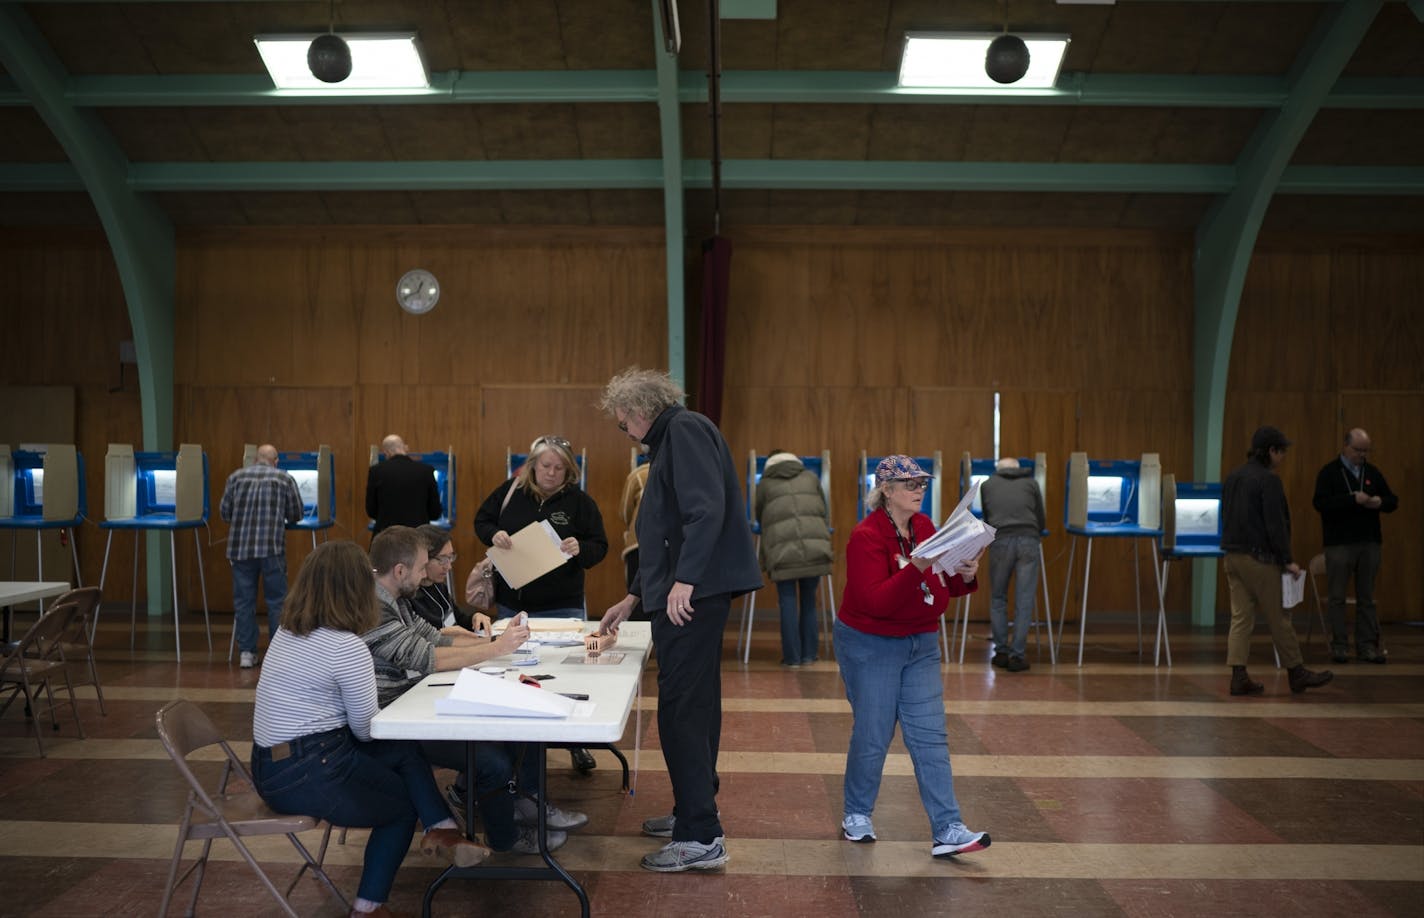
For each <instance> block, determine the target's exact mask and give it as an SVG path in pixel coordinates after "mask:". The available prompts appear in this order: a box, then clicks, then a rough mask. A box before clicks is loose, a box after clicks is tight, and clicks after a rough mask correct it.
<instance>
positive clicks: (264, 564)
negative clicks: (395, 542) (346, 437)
mask: <svg viewBox="0 0 1424 918" xmlns="http://www.w3.org/2000/svg"><path fill="white" fill-rule="evenodd" d="M302 511H303V508H302V495H301V492H299V491H298V490H297V483H296V482H295V481H294V480H292V476H291V475H288V474H287V473H286V472H284V471H282V470H281V469H279V468H277V448H276V447H275V446H272V445H271V444H267V443H264V444H262V446H260V447H258V448H257V461H256V462H254V463H253V464H252V465H249V466H247V467H246V468H241V469H238V470H237V471H236V472H233V473H232V474H231V475H229V476H228V477H227V484H226V485H225V486H224V487H223V496H222V505H221V507H220V508H219V512H221V513H222V518H223V519H224V520H226V521H227V522H228V523H229V527H228V532H227V559H228V561H229V562H230V563H231V564H232V602H233V613H234V614H233V617H234V623H233V628H234V630H236V632H237V646H238V649H239V650H240V651H241V652H242V656H241V658H240V662H241V665H242V668H243V669H251V668H252V667H253V666H255V665H256V663H257V578H258V577H259V576H260V577H261V578H262V592H263V594H264V595H265V596H266V598H267V637H268V639H269V640H270V639H271V637H272V636H273V635H275V634H276V633H277V627H278V625H279V624H281V621H282V600H284V599H286V598H287V524H288V523H295V522H296V521H297V520H299V519H301V518H302Z"/></svg>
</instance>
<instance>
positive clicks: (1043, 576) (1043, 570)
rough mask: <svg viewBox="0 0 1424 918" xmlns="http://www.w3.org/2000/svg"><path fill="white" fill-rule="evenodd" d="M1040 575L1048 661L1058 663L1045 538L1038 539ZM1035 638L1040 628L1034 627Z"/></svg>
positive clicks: (1035, 638)
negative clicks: (1044, 553) (1049, 594)
mask: <svg viewBox="0 0 1424 918" xmlns="http://www.w3.org/2000/svg"><path fill="white" fill-rule="evenodd" d="M1038 577H1039V579H1040V580H1041V581H1043V622H1044V624H1045V625H1047V626H1048V662H1049V663H1052V664H1053V665H1055V666H1056V665H1058V653H1057V651H1056V650H1054V647H1053V607H1052V606H1050V605H1049V604H1048V562H1047V561H1045V560H1044V559H1043V540H1042V539H1039V540H1038ZM1033 635H1034V640H1037V639H1038V629H1037V628H1034V629H1033Z"/></svg>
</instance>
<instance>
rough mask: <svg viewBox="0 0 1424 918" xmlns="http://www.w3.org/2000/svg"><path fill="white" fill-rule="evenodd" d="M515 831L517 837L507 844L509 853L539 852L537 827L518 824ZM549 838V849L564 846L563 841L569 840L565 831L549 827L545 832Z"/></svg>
mask: <svg viewBox="0 0 1424 918" xmlns="http://www.w3.org/2000/svg"><path fill="white" fill-rule="evenodd" d="M516 831H517V832H518V833H519V837H518V838H516V839H515V840H514V844H512V845H510V846H509V850H508V853H510V854H538V853H539V827H538V826H519V827H518V828H517V829H516ZM545 837H546V838H548V840H549V850H550V851H557V850H559V849H560V848H562V847H563V846H564V842H566V841H568V840H569V836H568V833H567V832H560V831H558V830H556V829H550V830H548V832H547V833H545Z"/></svg>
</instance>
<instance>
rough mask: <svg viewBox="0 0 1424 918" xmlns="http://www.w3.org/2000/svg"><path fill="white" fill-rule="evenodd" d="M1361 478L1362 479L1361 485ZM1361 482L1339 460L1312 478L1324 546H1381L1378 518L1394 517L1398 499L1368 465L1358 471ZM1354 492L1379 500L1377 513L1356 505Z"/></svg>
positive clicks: (1337, 458)
mask: <svg viewBox="0 0 1424 918" xmlns="http://www.w3.org/2000/svg"><path fill="white" fill-rule="evenodd" d="M1360 478H1363V479H1364V482H1363V484H1362V483H1361V481H1360ZM1360 478H1356V477H1355V475H1354V472H1353V471H1352V470H1350V469H1347V468H1345V463H1344V462H1342V461H1341V460H1340V457H1338V456H1337V457H1335V460H1334V461H1333V462H1327V463H1325V468H1323V469H1321V470H1320V474H1319V475H1316V476H1315V499H1314V500H1313V501H1311V502H1312V503H1313V504H1315V509H1316V510H1318V511H1320V531H1321V535H1322V536H1324V543H1325V544H1326V545H1354V544H1357V543H1359V542H1380V541H1383V539H1382V538H1381V536H1380V514H1381V513H1393V512H1394V511H1395V509H1396V508H1398V507H1399V498H1398V497H1396V496H1395V494H1394V492H1393V491H1391V490H1390V489H1389V483H1388V482H1386V481H1385V480H1384V476H1383V475H1381V474H1380V470H1379V469H1377V468H1375V467H1374V466H1372V465H1370V464H1369V463H1368V462H1366V463H1365V464H1364V466H1363V467H1362V468H1361V475H1360ZM1355 491H1364V492H1365V493H1366V494H1368V495H1370V496H1371V497H1378V498H1379V499H1380V505H1379V509H1378V510H1371V509H1370V508H1369V507H1361V506H1360V505H1359V504H1357V503H1355V494H1354V492H1355Z"/></svg>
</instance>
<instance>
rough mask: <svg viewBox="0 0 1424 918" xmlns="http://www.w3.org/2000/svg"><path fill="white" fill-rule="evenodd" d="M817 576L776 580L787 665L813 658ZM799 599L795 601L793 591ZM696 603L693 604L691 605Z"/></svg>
mask: <svg viewBox="0 0 1424 918" xmlns="http://www.w3.org/2000/svg"><path fill="white" fill-rule="evenodd" d="M820 579H821V578H819V577H802V578H800V579H799V580H778V581H776V602H777V605H778V606H780V608H781V662H782V663H786V664H789V665H793V666H794V665H797V664H800V663H814V662H816V649H817V647H818V646H819V644H820V629H819V628H818V627H817V623H816V584H817V583H818V582H820ZM797 590H800V591H801V601H800V603H799V604H798V603H797V601H796V591H797ZM694 607H695V606H694Z"/></svg>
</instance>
